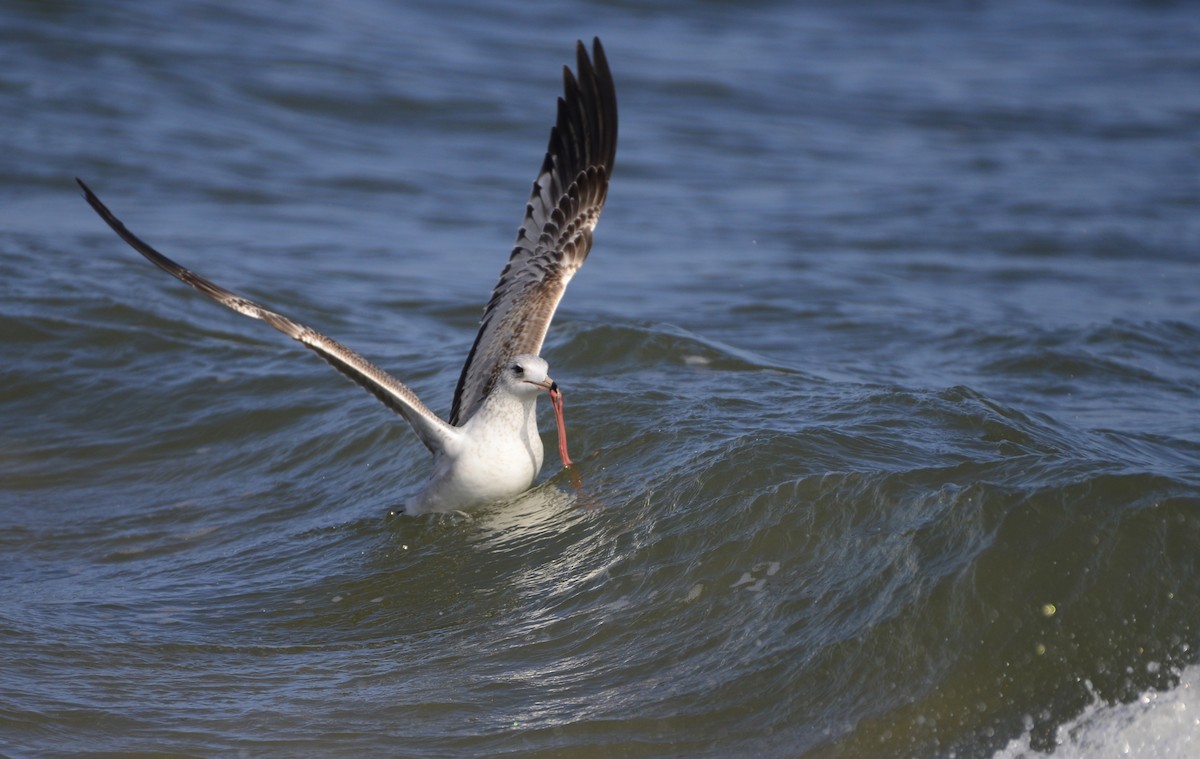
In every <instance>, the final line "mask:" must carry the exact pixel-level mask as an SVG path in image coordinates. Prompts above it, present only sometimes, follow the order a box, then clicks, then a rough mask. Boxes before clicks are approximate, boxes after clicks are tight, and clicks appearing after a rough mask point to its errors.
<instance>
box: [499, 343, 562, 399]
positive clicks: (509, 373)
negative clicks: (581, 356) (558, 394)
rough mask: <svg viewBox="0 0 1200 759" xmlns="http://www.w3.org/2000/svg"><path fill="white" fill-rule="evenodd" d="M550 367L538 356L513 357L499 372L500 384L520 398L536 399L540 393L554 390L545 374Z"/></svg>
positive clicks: (548, 376) (524, 354)
mask: <svg viewBox="0 0 1200 759" xmlns="http://www.w3.org/2000/svg"><path fill="white" fill-rule="evenodd" d="M549 371H550V365H549V364H547V363H546V360H545V359H543V358H542V357H540V356H532V355H530V354H528V353H523V354H521V355H519V356H513V357H512V358H511V359H509V360H508V363H506V364H505V365H504V368H503V369H502V370H501V371H500V384H501V385H502V386H504V388H505V389H506V390H508V391H509V392H510V393H512V394H513V395H515V396H517V397H520V398H532V397H536V396H537V394H538V393H540V392H542V391H544V390H545V391H548V390H552V389H555V388H556V387H557V386H556V385H555V384H554V380H552V379H550V375H549V374H548V373H547V372H549Z"/></svg>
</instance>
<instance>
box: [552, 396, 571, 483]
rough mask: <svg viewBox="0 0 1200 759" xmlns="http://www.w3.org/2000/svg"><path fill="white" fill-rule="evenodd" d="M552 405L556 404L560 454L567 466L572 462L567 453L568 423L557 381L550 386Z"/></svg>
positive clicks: (555, 412)
mask: <svg viewBox="0 0 1200 759" xmlns="http://www.w3.org/2000/svg"><path fill="white" fill-rule="evenodd" d="M550 405H551V406H554V420H555V421H556V422H557V423H558V455H559V457H561V458H562V463H563V467H564V468H566V467H569V466H572V464H571V457H570V456H569V455H567V423H566V422H564V421H563V398H562V391H561V390H559V389H558V383H557V382H555V383H554V384H552V385H551V386H550Z"/></svg>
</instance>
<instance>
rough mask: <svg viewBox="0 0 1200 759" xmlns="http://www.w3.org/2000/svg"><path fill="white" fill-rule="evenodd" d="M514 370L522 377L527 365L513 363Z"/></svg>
mask: <svg viewBox="0 0 1200 759" xmlns="http://www.w3.org/2000/svg"><path fill="white" fill-rule="evenodd" d="M513 372H514V373H515V374H516V375H517V376H518V377H520V376H521V375H522V374H524V373H525V367H523V366H521V365H520V364H513Z"/></svg>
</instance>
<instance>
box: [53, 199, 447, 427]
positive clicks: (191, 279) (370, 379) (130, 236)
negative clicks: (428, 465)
mask: <svg viewBox="0 0 1200 759" xmlns="http://www.w3.org/2000/svg"><path fill="white" fill-rule="evenodd" d="M75 181H76V182H78V183H79V186H80V187H82V188H83V193H84V196H85V197H86V198H87V202H88V204H90V205H91V207H92V208H93V209H94V210H95V211H96V213H98V214H100V218H102V219H104V221H105V222H107V224H108V226H110V227H112V230H113V231H114V232H116V233H117V235H118V236H120V238H121V239H122V240H124V241H125V242H127V243H129V245H130V246H131V247H133V249H134V250H136V251H137V252H138V253H141V254H142V255H143V256H145V257H146V258H148V259H150V261H151V262H153V263H154V264H155V265H157V266H158V268H160V269H162V270H163V271H165V272H167V273H168V274H170V275H172V276H173V277H176V278H177V279H180V280H182V281H183V282H186V283H187V284H189V285H191V286H192V287H194V288H196V289H197V290H199V291H200V292H202V293H204V294H205V295H207V296H208V297H210V298H212V299H213V300H215V301H216V302H217V303H220V304H221V305H222V306H226V307H228V308H232V309H233V310H234V311H237V312H238V313H239V314H245V315H246V316H249V317H250V318H252V319H262V320H263V321H265V322H266V323H267V324H270V325H271V326H272V327H274V328H275V329H277V330H279V331H280V332H282V333H283V334H285V335H287V336H288V337H290V338H292V339H294V340H299V341H300V342H301V343H304V345H305V346H307V347H308V348H310V349H312V350H313V351H314V352H315V353H316V354H317V355H318V356H320V357H321V358H323V359H325V360H326V361H328V362H329V363H330V365H332V366H333V368H334V369H337V370H338V371H339V372H341V373H342V374H344V375H346V376H347V377H349V378H350V379H352V380H354V381H355V382H357V383H358V384H359V385H361V386H362V387H363V388H365V389H366V390H367V392H369V393H371V394H372V395H374V396H375V397H376V398H378V399H379V400H380V401H382V402H383V404H384V405H385V406H387V407H388V408H390V409H392V410H393V411H395V412H396V413H398V414H400V416H402V417H404V418H405V419H406V420H407V421H408V423H409V424H411V425H412V428H413V429H414V430H416V433H417V436H418V437H420V438H421V442H422V443H424V444H425V447H426V448H428V449H429V450H431V451H439V450H441V449H442V448H443V447H444V445H445V443H446V442H447V441H448V440H449V439H451V438H452V437H454V436H455V435H456V434H457V432H456V431H455V430H454V428H453V427H451V426H450V425H448V424H446V423H445V422H443V421H442V420H441V419H439V418H438V416H437V415H436V414H434V413H433V412H432V411H430V410H429V408H428V407H426V406H425V404H424V403H422V402H421V399H420V398H418V397H417V394H416V393H414V392H413V391H412V390H410V389H409V388H408V387H407V386H406V385H405V384H404V383H402V382H400V381H399V380H397V379H396V378H395V377H393V376H391V375H390V374H388V373H387V372H385V371H383V370H382V369H380V368H379V367H377V366H375V365H374V364H372V363H371V362H370V361H367V360H366V359H365V358H363V357H362V356H360V355H358V354H357V353H355V352H354V351H352V350H350V349H349V348H347V347H346V346H344V345H342V344H341V343H339V342H337V341H336V340H331V339H330V338H328V337H325V336H324V335H322V334H320V333H319V332H316V331H314V330H312V329H310V328H309V327H305V326H304V325H303V324H297V323H296V322H294V321H292V320H291V319H289V318H287V317H286V316H282V315H280V314H277V313H275V312H274V311H269V310H267V309H265V308H263V307H262V306H260V305H258V304H257V303H255V302H253V301H250V300H247V299H245V298H243V297H241V296H239V295H237V294H235V293H232V292H230V291H229V290H226V289H225V288H223V287H220V286H218V285H215V284H213V283H212V282H209V281H208V280H207V279H205V278H204V277H201V276H200V275H198V274H196V273H194V272H191V271H188V270H187V269H185V268H183V267H182V266H180V265H179V264H177V263H175V262H174V261H172V260H171V259H169V258H167V257H166V256H164V255H163V254H162V253H159V252H158V251H157V250H155V249H154V248H152V247H151V246H150V245H148V244H147V243H146V242H144V241H143V240H142V239H141V238H139V237H138V236H137V235H135V234H134V233H132V232H130V231H129V230H128V229H126V228H125V225H124V224H123V223H121V220H120V219H118V218H117V217H116V216H114V215H113V213H112V211H110V210H108V207H107V206H105V205H104V204H103V203H101V202H100V199H99V198H98V197H96V194H95V193H93V192H92V191H91V189H89V188H88V186H87V185H86V184H84V183H83V180H82V179H78V178H76V180H75Z"/></svg>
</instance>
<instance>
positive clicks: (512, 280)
mask: <svg viewBox="0 0 1200 759" xmlns="http://www.w3.org/2000/svg"><path fill="white" fill-rule="evenodd" d="M592 44H593V52H592V58H593V60H592V61H589V60H588V55H587V48H586V47H584V44H583V43H582V42H579V43H578V44H577V45H576V69H577V70H578V72H579V76H578V78H576V77H575V76H574V75H572V74H571V70H570V69H569V68H567V67H566V66H564V67H563V96H562V97H560V98H559V99H558V119H557V122H556V123H555V125H554V127H553V128H551V130H550V144H549V147H547V149H546V158H545V160H544V161H543V162H542V168H541V171H540V172H539V173H538V178H537V180H536V181H535V182H534V183H533V192H532V193H531V195H530V198H529V203H528V205H526V207H525V219H524V221H523V222H522V223H521V228H520V229H519V230H518V231H517V242H516V245H515V247H514V248H513V251H512V255H511V256H510V257H509V259H508V265H507V266H505V267H504V271H503V272H501V273H500V281H499V282H498V283H497V284H496V288H495V289H494V290H493V291H492V297H491V300H489V301H488V304H487V307H486V308H485V309H484V312H483V319H482V320H481V321H480V324H479V333H478V335H476V337H475V344H474V345H473V346H472V347H471V352H470V354H469V355H468V356H467V361H466V364H465V365H464V366H463V370H462V375H461V376H460V377H459V380H458V387H457V388H456V389H455V391H454V404H453V406H452V407H451V410H450V424H453V425H460V424H462V423H463V422H465V421H466V420H468V419H470V418H471V415H472V414H474V413H475V412H476V411H478V410H479V406H480V405H481V404H482V403H483V399H484V398H486V397H487V396H488V394H489V393H490V392H491V390H492V387H494V386H495V384H496V379H497V377H498V376H499V372H500V369H501V368H502V366H503V364H504V363H505V362H506V361H507V360H508V359H509V358H511V357H512V356H515V355H517V354H519V353H529V354H533V355H537V354H539V353H541V349H542V342H543V340H545V337H546V330H547V329H549V327H550V320H551V319H552V318H553V317H554V311H555V309H556V308H557V307H558V303H559V301H560V300H561V299H562V295H563V291H564V290H565V289H566V286H567V282H569V281H570V279H571V277H572V276H573V275H574V274H575V271H576V270H578V269H579V267H580V266H582V265H583V262H584V259H586V258H587V255H588V251H589V250H591V247H592V230H593V229H595V227H596V222H597V220H598V219H599V218H600V211H601V210H602V209H603V208H604V199H605V197H606V196H607V195H608V180H609V177H610V176H611V175H612V168H613V160H614V158H615V157H616V152H617V96H616V90H615V89H614V87H613V80H612V73H611V72H610V71H609V69H608V61H607V59H605V57H604V48H603V47H601V45H600V40H599V39H595V40H593V43H592ZM593 61H594V64H593Z"/></svg>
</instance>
